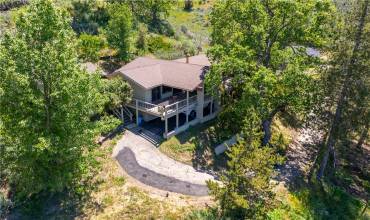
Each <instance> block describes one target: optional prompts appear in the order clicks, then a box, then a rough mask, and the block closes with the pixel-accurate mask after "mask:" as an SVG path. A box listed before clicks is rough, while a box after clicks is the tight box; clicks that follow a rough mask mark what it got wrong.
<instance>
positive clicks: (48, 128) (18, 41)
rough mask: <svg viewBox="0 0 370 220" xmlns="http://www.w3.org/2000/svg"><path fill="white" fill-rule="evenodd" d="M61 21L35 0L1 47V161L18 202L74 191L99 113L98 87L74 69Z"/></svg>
mask: <svg viewBox="0 0 370 220" xmlns="http://www.w3.org/2000/svg"><path fill="white" fill-rule="evenodd" d="M70 22H71V19H70V18H69V16H68V13H67V12H66V11H65V10H63V9H61V8H57V7H56V6H55V5H54V4H53V3H52V0H35V1H32V3H31V4H30V6H29V7H27V9H26V10H25V11H23V12H22V13H21V14H20V15H19V17H17V18H16V21H15V24H16V28H15V30H14V31H12V32H9V33H7V34H6V35H5V36H4V38H3V39H2V40H1V44H0V78H1V79H2V80H1V81H0V106H1V108H0V124H1V127H0V129H1V131H0V133H1V136H2V137H1V142H2V144H3V147H4V152H5V153H4V155H3V154H2V155H1V158H2V160H3V161H4V164H5V167H6V168H7V178H8V179H9V180H10V182H11V185H12V186H14V191H15V192H16V196H17V198H19V199H20V198H24V197H28V196H31V195H33V194H37V193H39V192H43V191H49V192H58V191H61V190H64V189H65V188H68V187H72V186H73V185H74V184H79V183H80V181H81V178H83V177H84V176H85V174H86V172H87V170H88V169H87V161H88V160H90V159H89V158H88V157H87V155H86V154H87V153H88V152H89V150H91V149H92V148H93V147H94V146H95V143H94V131H95V129H96V127H95V123H92V122H91V121H90V117H91V116H92V115H93V114H95V113H97V112H99V111H101V110H102V109H103V102H104V101H105V100H104V99H103V96H102V95H101V94H100V93H99V87H100V79H99V76H97V75H94V74H92V75H90V74H87V73H86V72H84V71H83V70H82V69H81V67H80V66H79V65H78V63H77V60H78V59H77V54H76V52H75V51H76V50H75V36H74V34H73V31H72V29H71V27H70Z"/></svg>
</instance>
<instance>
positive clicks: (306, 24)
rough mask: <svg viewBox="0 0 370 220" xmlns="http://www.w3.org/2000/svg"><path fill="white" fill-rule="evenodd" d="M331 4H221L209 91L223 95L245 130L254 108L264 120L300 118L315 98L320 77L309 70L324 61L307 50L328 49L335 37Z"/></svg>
mask: <svg viewBox="0 0 370 220" xmlns="http://www.w3.org/2000/svg"><path fill="white" fill-rule="evenodd" d="M331 18H332V5H331V3H330V2H329V1H315V0H308V1H257V0H252V1H237V0H228V1H221V2H217V3H216V4H215V6H214V9H213V11H212V13H211V16H210V22H211V25H212V34H211V44H212V47H211V48H210V50H209V52H208V56H209V57H210V59H211V60H212V61H213V64H212V67H211V71H210V74H208V75H207V77H206V84H207V87H208V89H209V91H220V92H221V95H222V103H223V105H224V107H225V111H229V112H231V113H232V114H233V115H234V116H235V117H234V119H235V120H230V124H231V126H230V127H233V128H234V129H235V130H238V129H240V127H241V126H242V121H243V120H242V118H243V115H245V109H248V108H249V107H250V106H254V109H255V110H256V111H257V112H258V114H259V116H260V117H261V120H262V121H266V120H267V121H271V120H272V118H273V117H274V115H275V114H276V113H277V112H279V111H281V110H291V111H292V112H294V113H296V114H298V113H300V112H302V110H306V109H307V108H308V106H309V105H310V102H311V101H312V98H313V93H312V91H313V90H314V78H313V77H312V74H308V70H310V68H312V67H314V64H317V63H318V62H319V59H318V58H317V57H315V56H310V55H309V54H308V53H307V51H306V47H316V48H321V47H323V46H324V45H325V44H326V42H327V38H328V37H330V36H329V35H328V34H329V33H330V32H327V27H328V26H329V25H330V22H329V21H330V19H331Z"/></svg>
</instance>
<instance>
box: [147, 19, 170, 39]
mask: <svg viewBox="0 0 370 220" xmlns="http://www.w3.org/2000/svg"><path fill="white" fill-rule="evenodd" d="M149 31H150V32H153V33H157V34H162V35H165V36H168V37H172V36H174V35H175V30H174V29H173V27H172V25H171V24H170V23H169V22H168V21H166V20H161V21H160V22H158V23H154V24H150V25H149Z"/></svg>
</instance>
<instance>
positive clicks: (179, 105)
mask: <svg viewBox="0 0 370 220" xmlns="http://www.w3.org/2000/svg"><path fill="white" fill-rule="evenodd" d="M196 102H197V96H192V97H190V98H189V106H190V105H192V104H194V103H196ZM129 105H130V106H131V107H134V108H138V109H139V110H141V111H146V112H152V113H154V114H157V115H161V116H163V115H164V114H170V113H173V112H176V111H179V110H181V109H183V108H185V107H186V105H187V100H186V99H183V100H180V101H178V102H175V103H173V104H170V105H166V106H160V105H156V104H153V103H149V102H145V101H142V100H139V99H132V100H131V102H130V103H129Z"/></svg>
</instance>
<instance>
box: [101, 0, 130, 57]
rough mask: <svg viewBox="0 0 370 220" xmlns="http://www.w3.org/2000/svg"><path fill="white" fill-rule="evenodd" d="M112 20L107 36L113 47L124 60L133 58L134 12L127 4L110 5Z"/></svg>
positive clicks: (109, 23)
mask: <svg viewBox="0 0 370 220" xmlns="http://www.w3.org/2000/svg"><path fill="white" fill-rule="evenodd" d="M108 11H109V15H110V20H109V22H108V26H107V29H106V36H107V40H108V43H109V45H110V46H111V47H113V48H115V49H116V50H117V51H118V57H119V58H120V59H122V60H123V61H129V60H130V58H131V35H132V14H131V11H130V10H129V8H128V7H127V6H126V5H125V4H119V3H113V4H111V5H109V10H108Z"/></svg>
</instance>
